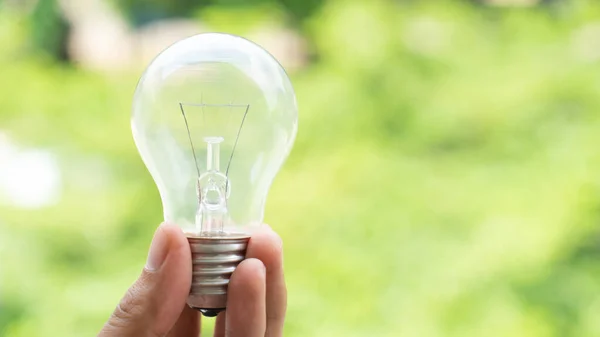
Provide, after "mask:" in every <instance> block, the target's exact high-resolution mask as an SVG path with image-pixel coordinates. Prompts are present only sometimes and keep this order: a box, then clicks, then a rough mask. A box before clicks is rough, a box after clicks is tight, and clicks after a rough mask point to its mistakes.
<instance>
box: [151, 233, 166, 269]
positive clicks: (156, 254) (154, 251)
mask: <svg viewBox="0 0 600 337" xmlns="http://www.w3.org/2000/svg"><path fill="white" fill-rule="evenodd" d="M162 226H163V225H160V226H159V227H158V229H157V230H156V233H154V238H153V239H152V244H151V245H150V251H149V252H148V260H147V261H146V269H147V270H149V271H156V270H158V269H160V267H161V266H162V265H163V263H164V262H165V258H166V257H167V252H168V243H169V238H168V236H167V234H166V233H165V231H163V230H162Z"/></svg>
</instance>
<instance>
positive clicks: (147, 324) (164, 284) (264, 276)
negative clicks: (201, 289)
mask: <svg viewBox="0 0 600 337" xmlns="http://www.w3.org/2000/svg"><path fill="white" fill-rule="evenodd" d="M191 279H192V261H191V253H190V248H189V245H188V242H187V239H186V237H185V235H184V234H183V233H182V232H181V230H180V229H179V228H178V227H177V226H174V225H169V224H163V225H161V226H160V227H159V228H158V229H157V230H156V233H155V234H154V239H153V240H152V245H151V246H150V253H149V254H148V261H147V263H146V266H145V268H144V270H143V271H142V275H140V277H139V278H138V280H137V281H136V282H135V283H134V284H133V286H131V288H129V290H128V291H127V293H126V294H125V296H124V297H123V299H122V300H121V302H120V303H119V305H118V306H117V308H116V309H115V311H114V312H113V314H112V315H111V317H110V318H109V320H108V322H106V324H105V325H104V327H103V329H102V331H100V334H99V336H102V337H108V336H111V337H113V336H123V337H126V336H172V337H188V336H194V337H197V336H199V334H200V314H199V312H197V311H195V310H193V309H190V308H189V307H188V306H187V304H186V298H187V296H188V293H189V290H190V284H191ZM286 306H287V291H286V288H285V281H284V278H283V254H282V242H281V239H280V238H279V236H278V235H277V234H276V233H275V232H274V231H273V230H271V229H270V228H269V227H268V226H266V225H265V226H263V227H261V229H260V230H259V231H257V232H256V233H255V234H253V235H252V237H251V238H250V242H249V243H248V250H247V253H246V260H244V261H242V262H241V263H240V264H239V265H238V267H237V268H236V270H235V271H234V272H233V274H232V276H231V280H230V282H229V288H228V298H227V310H226V311H224V312H221V313H219V315H218V316H217V321H216V324H215V331H214V336H227V337H238V336H244V337H259V336H260V337H264V336H268V337H279V336H281V335H282V333H283V321H284V318H285V310H286Z"/></svg>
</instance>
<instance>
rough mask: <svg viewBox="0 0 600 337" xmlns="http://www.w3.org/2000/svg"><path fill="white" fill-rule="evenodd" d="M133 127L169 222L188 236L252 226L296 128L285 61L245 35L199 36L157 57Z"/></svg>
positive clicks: (140, 92) (141, 88)
mask: <svg viewBox="0 0 600 337" xmlns="http://www.w3.org/2000/svg"><path fill="white" fill-rule="evenodd" d="M131 124H132V130H133V135H134V139H135V143H136V145H137V147H138V150H139V152H140V154H141V156H142V159H143V160H144V163H145V164H146V166H147V167H148V170H149V171H150V173H151V175H152V177H153V179H154V181H155V182H156V185H157V187H158V190H159V192H160V196H161V199H162V203H163V210H164V218H165V221H166V222H170V223H175V224H177V225H179V226H180V227H181V228H182V229H183V230H184V232H186V233H190V234H193V235H200V236H203V235H208V236H218V235H222V234H224V233H244V234H248V233H250V232H251V228H252V226H253V225H256V224H260V223H261V222H262V220H263V212H264V206H265V201H266V197H267V193H268V190H269V187H270V185H271V182H272V181H273V179H274V177H275V175H276V174H277V172H278V170H279V168H280V167H281V165H282V164H283V162H284V160H285V158H286V157H287V155H288V153H289V151H290V149H291V147H292V144H293V141H294V138H295V135H296V130H297V107H296V98H295V95H294V90H293V88H292V85H291V83H290V80H289V79H288V76H287V75H286V73H285V71H284V70H283V68H282V67H281V65H280V64H279V63H278V62H277V61H276V60H275V59H274V58H273V57H272V56H271V55H270V54H269V53H268V52H266V51H265V50H264V49H262V48H261V47H259V46H258V45H256V44H254V43H252V42H250V41H248V40H246V39H243V38H241V37H237V36H232V35H227V34H215V33H211V34H200V35H196V36H193V37H190V38H187V39H185V40H182V41H179V42H177V43H175V44H174V45H172V46H170V47H169V48H167V49H166V50H165V51H163V52H162V53H161V54H159V55H158V56H157V57H156V58H155V59H154V61H152V63H151V64H150V65H149V66H148V68H147V70H146V71H145V73H144V74H143V76H142V78H141V79H140V81H139V83H138V86H137V89H136V91H135V95H134V102H133V113H132V119H131Z"/></svg>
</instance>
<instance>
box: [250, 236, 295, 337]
mask: <svg viewBox="0 0 600 337" xmlns="http://www.w3.org/2000/svg"><path fill="white" fill-rule="evenodd" d="M246 258H256V259H259V260H260V261H262V263H263V264H264V265H265V267H266V268H267V279H266V281H267V333H266V336H268V337H280V336H282V335H283V323H284V320H285V311H286V307H287V289H286V286H285V279H284V275H283V241H282V240H281V238H280V237H279V235H277V233H275V232H274V231H273V230H272V229H271V227H269V226H267V225H264V226H263V227H261V228H260V229H259V230H258V231H257V232H256V233H254V234H253V235H252V237H251V238H250V242H249V243H248V250H247V251H246Z"/></svg>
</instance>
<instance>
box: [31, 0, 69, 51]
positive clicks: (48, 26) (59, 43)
mask: <svg viewBox="0 0 600 337" xmlns="http://www.w3.org/2000/svg"><path fill="white" fill-rule="evenodd" d="M30 22H31V42H32V44H33V47H34V48H35V49H36V50H41V51H43V52H45V53H47V54H48V55H50V56H51V57H54V58H56V59H58V60H62V61H67V60H68V53H67V43H68V35H69V24H68V22H67V21H66V20H65V18H64V17H63V15H62V13H61V11H60V8H59V6H58V3H57V0H39V1H38V2H37V5H36V6H35V8H34V10H33V13H32V15H31V18H30Z"/></svg>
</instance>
